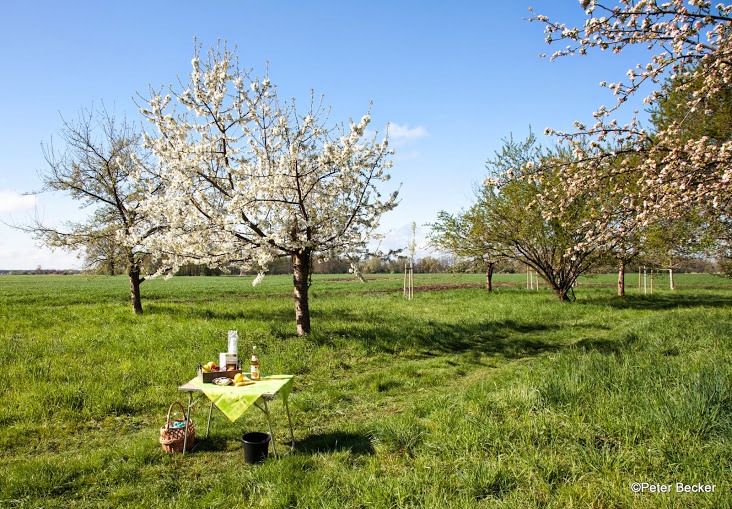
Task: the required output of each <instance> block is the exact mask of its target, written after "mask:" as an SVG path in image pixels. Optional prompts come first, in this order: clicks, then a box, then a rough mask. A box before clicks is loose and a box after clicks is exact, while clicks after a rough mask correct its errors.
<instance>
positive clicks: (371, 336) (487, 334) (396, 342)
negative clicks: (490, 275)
mask: <svg viewBox="0 0 732 509" xmlns="http://www.w3.org/2000/svg"><path fill="white" fill-rule="evenodd" d="M326 319H327V318H326ZM354 324H357V326H349V327H342V328H339V329H336V330H332V331H331V334H334V336H335V337H345V338H348V340H349V341H355V342H359V343H361V344H362V345H364V346H365V347H366V348H367V349H368V350H370V351H373V352H381V353H387V354H396V353H398V352H401V351H403V350H405V349H412V350H418V351H419V352H420V355H421V356H424V357H431V356H434V355H439V354H441V353H466V352H472V353H476V354H482V355H488V356H503V357H506V358H512V359H515V358H521V357H530V356H535V355H539V354H541V353H543V352H546V351H556V350H558V349H559V348H561V347H563V346H565V345H564V342H561V341H557V342H553V341H551V339H543V338H541V339H540V338H539V336H541V335H546V334H551V333H553V332H556V331H559V330H560V326H558V325H552V324H545V323H540V322H531V323H520V322H517V321H514V320H503V321H498V322H496V321H481V322H472V323H463V324H455V323H438V322H433V321H428V322H427V323H424V322H420V323H411V322H400V323H389V321H388V319H386V318H385V319H384V320H382V321H378V322H377V321H364V320H354ZM400 325H401V326H403V328H402V327H400ZM330 337H331V336H318V335H317V334H315V335H313V336H311V340H312V341H314V342H316V343H319V344H328V343H329V342H330Z"/></svg>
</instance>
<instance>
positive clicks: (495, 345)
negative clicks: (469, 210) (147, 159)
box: [0, 274, 732, 508]
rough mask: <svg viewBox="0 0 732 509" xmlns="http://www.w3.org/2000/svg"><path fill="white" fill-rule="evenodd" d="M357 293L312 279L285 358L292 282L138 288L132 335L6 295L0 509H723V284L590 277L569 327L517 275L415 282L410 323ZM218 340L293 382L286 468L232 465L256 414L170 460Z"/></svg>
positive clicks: (395, 304)
mask: <svg viewBox="0 0 732 509" xmlns="http://www.w3.org/2000/svg"><path fill="white" fill-rule="evenodd" d="M369 278H370V279H371V281H369V283H367V284H361V283H358V282H356V281H355V280H352V279H348V278H344V277H337V276H317V277H315V278H314V281H313V285H312V287H311V297H312V300H311V311H312V320H313V333H312V334H311V335H310V336H308V337H307V338H299V337H297V336H296V335H295V334H294V329H295V326H294V317H293V310H292V308H293V304H292V298H291V297H290V296H291V293H292V280H291V277H287V276H277V277H268V278H266V279H265V280H264V282H263V283H262V285H260V286H258V287H256V288H252V287H251V280H252V278H251V277H218V278H215V277H211V278H205V277H199V278H185V277H181V278H173V279H171V280H168V281H163V280H151V281H147V282H145V283H144V284H143V285H142V293H143V305H144V307H145V314H144V315H143V316H139V317H138V316H134V315H133V314H132V312H131V309H130V306H129V303H128V286H127V282H126V280H125V278H122V277H115V278H107V277H98V278H89V277H85V276H63V277H53V276H38V277H36V276H6V277H0V342H1V346H2V348H0V363H1V365H2V366H4V368H5V373H4V376H3V377H1V378H0V396H1V397H2V404H1V405H0V465H2V466H0V507H45V508H50V507H64V508H65V507H226V508H230V507H233V506H239V507H271V508H275V507H282V508H284V507H308V508H310V507H312V508H317V507H333V508H343V507H379V508H380V507H425V508H427V507H429V508H433V507H511V508H513V507H537V508H538V507H557V508H559V507H641V508H643V507H648V508H651V507H730V503H729V502H728V501H727V500H729V499H732V496H730V494H731V493H732V491H731V490H732V483H731V482H730V478H732V476H731V475H730V474H732V446H731V445H730V441H731V440H732V313H731V311H732V300H731V299H730V297H731V296H732V292H730V290H731V289H732V285H731V284H730V281H729V280H724V279H720V278H716V277H714V276H703V275H679V276H677V278H676V282H677V286H678V288H677V290H675V291H673V292H672V291H670V290H668V280H667V279H666V280H665V283H664V280H663V279H662V278H656V280H655V284H656V286H655V287H654V293H653V295H650V294H648V295H644V294H638V290H637V275H629V276H628V278H627V285H628V288H627V292H628V296H627V297H626V298H625V299H620V298H617V297H615V296H614V295H615V292H616V290H615V283H616V281H615V276H613V275H607V276H597V277H592V278H584V279H583V280H582V281H581V282H580V285H579V286H578V288H577V289H576V291H575V293H576V297H577V301H576V302H574V303H572V304H563V303H560V302H558V301H557V300H556V299H555V298H554V297H553V296H552V295H551V294H550V293H549V290H548V289H547V288H546V287H542V288H541V289H540V290H539V291H529V290H526V288H525V281H526V279H525V275H521V274H517V275H501V276H498V277H497V278H496V283H498V284H497V286H496V291H495V292H494V293H493V294H490V295H489V294H487V293H486V292H485V291H484V290H483V289H482V288H481V287H480V286H481V284H482V283H483V282H484V278H483V276H481V275H455V276H453V275H417V276H416V283H417V285H418V288H417V292H416V294H415V299H414V300H412V301H409V302H408V301H405V300H404V299H403V298H402V295H401V290H402V277H401V276H400V275H392V276H378V277H376V276H369ZM424 285H427V286H424ZM450 285H463V286H462V287H455V288H443V289H440V290H438V289H437V287H438V286H442V287H446V286H450ZM471 285H473V286H474V287H471ZM420 286H422V287H423V288H422V289H421V290H420V288H419V287H420ZM229 329H236V330H238V331H239V338H240V339H239V345H240V350H241V351H242V352H244V351H247V350H248V349H249V348H250V347H251V345H252V344H257V345H258V347H259V349H260V350H261V351H262V355H261V358H262V365H263V370H264V371H265V373H292V374H295V375H296V379H295V388H294V391H293V393H292V394H291V396H290V409H291V411H292V418H293V423H294V427H295V438H296V441H297V447H296V451H295V453H294V454H291V455H288V456H286V457H284V458H281V459H279V460H273V459H270V460H268V461H267V462H265V463H264V464H262V465H257V466H251V465H246V464H244V462H243V451H242V445H241V442H240V441H239V438H240V437H241V435H242V434H243V433H244V432H246V431H255V430H257V431H263V430H265V429H266V423H265V421H264V419H263V417H262V415H261V413H260V412H257V411H256V410H252V411H249V412H247V413H246V414H245V415H244V417H242V418H241V419H240V420H239V421H237V422H236V423H230V422H228V420H227V419H226V418H225V417H223V416H222V415H221V414H218V415H216V416H215V417H214V420H213V423H212V429H211V435H210V437H209V438H208V439H203V434H204V433H205V418H206V414H205V412H204V410H203V407H201V408H196V409H195V411H194V413H193V416H192V417H193V419H194V421H195V422H196V423H197V428H198V432H197V435H198V437H197V438H198V439H199V440H198V442H199V445H198V447H197V448H196V450H195V451H194V452H193V453H192V454H190V455H186V456H185V457H181V456H180V455H173V456H169V455H167V454H165V453H164V452H162V450H161V449H160V446H159V444H158V442H157V438H158V433H159V428H160V426H161V425H162V424H163V422H164V420H165V414H166V412H167V410H168V406H169V405H170V403H172V402H173V401H176V400H180V401H183V400H184V399H185V395H183V394H182V393H179V392H178V391H177V386H178V385H180V384H181V383H183V382H185V381H187V380H188V379H190V378H192V377H193V376H194V374H195V372H194V370H195V366H196V364H197V363H198V362H205V361H208V360H216V359H217V355H218V352H219V351H221V350H222V349H225V348H226V331H227V330H229ZM272 407H273V421H274V422H273V424H274V426H275V431H276V433H275V440H276V441H277V444H278V450H287V443H288V438H289V436H288V435H289V432H288V431H287V424H286V417H284V413H283V412H281V411H280V409H281V406H280V403H279V402H278V401H275V402H274V403H272ZM633 482H647V483H650V484H671V485H673V486H672V492H671V493H668V494H665V493H661V494H659V493H648V492H646V493H639V494H636V493H633V491H632V490H631V483H633ZM676 482H682V483H687V484H696V483H703V484H714V485H715V492H714V493H706V494H695V493H675V492H674V489H675V483H676Z"/></svg>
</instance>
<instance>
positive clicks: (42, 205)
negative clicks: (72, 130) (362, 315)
mask: <svg viewBox="0 0 732 509" xmlns="http://www.w3.org/2000/svg"><path fill="white" fill-rule="evenodd" d="M529 5H533V7H534V11H535V12H536V13H541V14H547V15H549V16H550V17H552V18H556V19H558V20H561V21H564V22H565V23H568V24H572V25H578V26H580V25H581V24H582V23H583V20H584V12H583V11H582V9H581V8H580V7H579V2H578V1H577V0H537V1H533V2H531V0H525V1H523V0H511V1H509V2H505V1H502V2H499V1H496V0H482V1H478V0H472V1H467V0H453V1H452V2H444V1H439V2H438V1H431V0H421V1H411V0H408V1H397V2H393V1H385V0H372V1H370V2H346V1H343V0H337V1H335V0H333V1H331V0H327V1H315V2H302V1H294V0H293V1H274V0H273V1H269V2H261V1H259V2H255V1H252V0H226V1H211V2H193V1H186V0H176V1H154V0H145V1H138V0H129V1H125V2H101V1H86V2H82V1H68V2H57V1H55V2H51V1H46V0H43V1H40V2H24V1H20V0H8V1H6V2H3V5H2V11H0V12H1V13H2V15H1V16H0V34H2V39H3V40H2V45H0V57H1V58H0V61H2V65H3V72H2V75H3V79H2V80H0V115H2V121H1V122H0V219H2V220H3V221H5V222H13V221H14V222H16V223H17V222H24V221H27V219H28V217H29V215H33V214H36V213H37V214H38V215H39V216H40V217H41V218H42V219H44V220H45V221H46V222H47V223H48V224H52V225H57V224H59V222H60V221H63V220H79V219H81V218H83V217H84V216H85V214H87V213H88V211H79V210H78V207H77V206H76V204H75V203H74V202H71V201H70V200H68V199H66V198H65V197H63V196H56V195H50V194H43V195H40V196H38V197H37V198H36V199H35V202H34V201H33V200H32V199H31V198H30V197H26V198H24V199H23V198H21V197H20V196H19V193H24V192H28V191H33V190H37V189H38V188H39V187H40V180H39V177H38V171H39V170H41V169H42V168H43V167H44V165H45V162H44V159H43V155H42V152H41V146H40V144H41V142H44V143H48V142H49V141H51V138H52V136H56V135H57V134H58V131H59V129H60V127H61V116H62V115H63V116H64V117H65V118H67V119H74V118H75V117H76V115H77V113H78V111H79V109H80V108H82V107H91V106H92V105H97V106H98V105H100V104H101V103H102V102H104V104H105V105H106V106H107V108H108V109H114V110H115V112H116V113H117V114H118V115H123V114H125V115H126V116H127V119H128V120H132V121H137V120H138V119H139V117H138V115H137V112H136V107H135V106H134V103H133V102H132V98H133V96H135V95H136V93H138V92H139V93H141V94H145V93H146V91H147V90H148V86H149V85H152V86H154V87H160V86H162V85H166V86H167V85H168V84H171V83H173V84H175V83H177V77H178V76H180V77H181V78H182V79H184V80H185V79H186V77H187V74H188V73H189V71H190V60H191V57H192V55H193V46H194V43H193V38H194V36H195V37H197V38H198V41H199V42H200V43H202V44H203V46H204V49H205V48H207V47H209V46H212V45H215V44H216V41H217V39H221V40H226V41H228V44H229V46H230V47H231V46H236V47H237V54H238V55H239V58H240V62H241V63H242V65H243V66H246V67H253V68H255V70H257V71H260V72H263V70H264V67H265V64H266V62H269V72H270V77H271V79H272V81H273V82H274V83H276V84H277V85H278V87H279V90H280V93H281V94H282V95H284V96H295V97H298V98H303V99H305V98H307V97H308V94H309V91H310V89H314V90H315V92H316V94H324V95H325V102H326V104H329V105H330V106H332V115H331V118H332V119H334V120H338V121H341V120H347V119H348V118H349V117H354V118H360V117H361V116H362V115H363V114H364V113H365V111H366V109H367V108H368V104H369V101H373V107H372V111H371V113H372V125H371V127H372V128H375V129H379V130H380V131H383V129H384V126H385V125H386V123H387V122H390V123H392V126H393V136H392V142H393V145H392V146H393V147H394V148H395V149H396V151H397V153H396V157H395V165H394V168H393V169H392V171H391V175H392V181H391V182H390V184H393V186H397V185H399V183H401V203H400V205H399V207H397V209H395V210H394V211H393V212H391V213H389V214H387V215H386V216H384V218H383V221H382V224H383V226H384V231H385V232H388V233H387V240H386V241H385V242H384V247H389V248H394V247H406V245H407V237H408V235H409V233H410V230H411V223H412V222H413V221H414V222H416V223H417V224H418V225H419V229H418V243H419V244H420V247H422V245H423V235H424V233H425V231H426V228H424V227H423V226H422V225H423V224H424V223H428V222H432V221H434V220H435V219H436V215H437V212H438V211H439V210H447V211H450V212H456V211H458V210H460V208H462V207H465V206H466V205H468V204H469V202H470V200H471V197H472V188H473V185H474V184H475V183H476V182H479V181H480V180H482V178H483V177H484V176H485V169H484V164H485V161H486V159H487V158H488V157H489V156H492V155H493V152H494V151H495V150H498V149H499V148H500V146H501V139H502V138H505V137H507V136H509V135H510V134H511V133H513V135H514V137H517V138H519V139H522V138H524V137H525V136H526V135H527V134H528V131H529V126H532V128H533V129H534V132H536V133H537V134H541V133H543V131H544V128H546V127H554V128H560V129H569V128H570V127H571V125H572V122H573V121H574V120H581V121H585V122H588V121H590V120H591V113H592V112H593V111H594V110H595V109H596V108H597V107H598V106H600V105H602V104H605V105H610V104H613V102H614V99H613V97H612V95H610V92H608V91H607V90H605V89H602V88H600V87H599V86H598V84H599V82H600V81H603V80H607V81H608V82H611V81H618V80H620V79H622V78H623V77H624V75H625V71H626V70H627V69H628V68H629V67H631V66H632V65H634V64H635V63H637V62H636V61H635V60H632V57H631V56H630V55H620V56H613V55H604V54H592V55H590V56H588V57H574V58H565V59H560V60H557V61H554V62H550V61H549V60H548V59H545V58H544V59H542V58H539V57H538V55H539V53H551V52H553V51H554V50H555V49H557V48H555V47H554V46H548V45H547V44H546V43H545V42H544V34H543V27H542V25H540V24H537V23H529V22H527V21H526V20H525V19H524V18H526V17H528V16H529V11H528V7H529ZM547 142H550V140H547V141H545V143H547ZM390 189H391V187H389V186H387V187H385V189H384V190H385V191H389V190H390ZM0 239H1V240H0V269H33V268H36V267H37V266H38V265H40V266H42V267H43V268H49V269H50V268H59V269H60V268H70V267H79V266H80V264H81V262H80V260H78V259H76V257H75V255H74V254H68V253H64V252H62V251H56V252H55V253H51V252H50V251H48V250H46V249H41V248H38V247H37V246H36V245H35V244H34V242H33V240H32V239H31V238H30V237H28V236H27V235H25V234H22V233H19V232H16V231H14V230H11V229H10V228H8V227H6V226H4V225H0ZM420 252H421V253H423V254H424V253H426V251H424V250H422V249H421V250H420Z"/></svg>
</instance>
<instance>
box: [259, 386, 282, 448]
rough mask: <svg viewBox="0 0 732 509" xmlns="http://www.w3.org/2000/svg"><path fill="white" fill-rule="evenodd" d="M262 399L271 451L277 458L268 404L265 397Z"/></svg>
mask: <svg viewBox="0 0 732 509" xmlns="http://www.w3.org/2000/svg"><path fill="white" fill-rule="evenodd" d="M262 401H264V415H266V416H267V427H269V436H270V437H271V442H272V452H274V456H275V458H279V456H277V445H276V444H275V437H274V433H273V432H272V422H271V421H270V420H269V406H268V405H267V398H262Z"/></svg>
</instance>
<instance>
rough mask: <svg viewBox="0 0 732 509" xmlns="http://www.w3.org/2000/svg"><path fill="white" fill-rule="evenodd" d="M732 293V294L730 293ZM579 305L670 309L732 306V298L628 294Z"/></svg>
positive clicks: (592, 300) (593, 300)
mask: <svg viewBox="0 0 732 509" xmlns="http://www.w3.org/2000/svg"><path fill="white" fill-rule="evenodd" d="M730 295H732V294H730ZM576 304H579V305H591V306H597V305H606V306H610V307H611V308H613V309H631V310H649V311H663V310H669V309H678V308H684V309H693V308H698V307H712V308H726V307H732V298H730V297H726V298H725V296H723V295H721V294H712V295H710V294H709V293H697V292H691V293H690V292H685V293H677V294H672V293H662V294H649V295H626V296H625V297H612V298H608V297H594V298H588V299H581V300H578V301H577V303H576Z"/></svg>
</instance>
